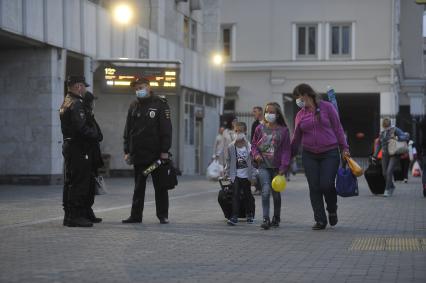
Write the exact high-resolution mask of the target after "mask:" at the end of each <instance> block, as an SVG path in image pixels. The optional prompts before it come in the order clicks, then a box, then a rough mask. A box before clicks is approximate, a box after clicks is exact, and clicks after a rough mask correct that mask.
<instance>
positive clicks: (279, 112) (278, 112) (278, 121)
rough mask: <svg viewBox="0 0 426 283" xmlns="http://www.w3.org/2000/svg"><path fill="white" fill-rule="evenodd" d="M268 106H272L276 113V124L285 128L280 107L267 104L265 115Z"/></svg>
mask: <svg viewBox="0 0 426 283" xmlns="http://www.w3.org/2000/svg"><path fill="white" fill-rule="evenodd" d="M268 106H273V107H274V108H275V111H276V112H277V120H276V122H277V124H278V125H281V126H284V127H287V123H286V122H285V119H284V114H283V111H282V110H281V106H280V105H279V104H278V103H276V102H268V103H267V104H266V105H265V108H264V109H265V113H266V109H267V107H268Z"/></svg>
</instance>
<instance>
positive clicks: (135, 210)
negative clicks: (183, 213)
mask: <svg viewBox="0 0 426 283" xmlns="http://www.w3.org/2000/svg"><path fill="white" fill-rule="evenodd" d="M146 168H147V166H138V165H135V168H134V170H135V190H134V192H133V202H132V210H131V217H132V218H135V219H141V218H142V214H143V208H144V202H145V189H146V179H147V177H146V176H144V175H143V174H142V172H143V171H144V170H145V169H146ZM151 176H152V182H153V184H154V191H155V208H156V212H157V217H158V218H168V217H169V192H168V190H167V189H163V188H162V187H161V182H160V181H161V180H160V174H159V170H158V169H157V170H154V171H153V172H152V173H151Z"/></svg>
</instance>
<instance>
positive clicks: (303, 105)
mask: <svg viewBox="0 0 426 283" xmlns="http://www.w3.org/2000/svg"><path fill="white" fill-rule="evenodd" d="M296 105H297V106H299V108H303V107H305V101H303V100H302V98H298V99H296Z"/></svg>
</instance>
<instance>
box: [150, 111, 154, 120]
mask: <svg viewBox="0 0 426 283" xmlns="http://www.w3.org/2000/svg"><path fill="white" fill-rule="evenodd" d="M149 117H151V119H152V118H154V117H155V111H149Z"/></svg>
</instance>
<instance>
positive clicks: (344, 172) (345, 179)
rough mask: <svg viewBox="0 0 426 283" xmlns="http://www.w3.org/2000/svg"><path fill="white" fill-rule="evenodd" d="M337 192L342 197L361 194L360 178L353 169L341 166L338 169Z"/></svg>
mask: <svg viewBox="0 0 426 283" xmlns="http://www.w3.org/2000/svg"><path fill="white" fill-rule="evenodd" d="M336 192H337V195H338V196H341V197H354V196H358V195H359V191H358V180H357V178H356V177H355V176H354V175H353V174H352V171H351V169H349V168H346V167H341V168H339V170H337V178H336Z"/></svg>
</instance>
